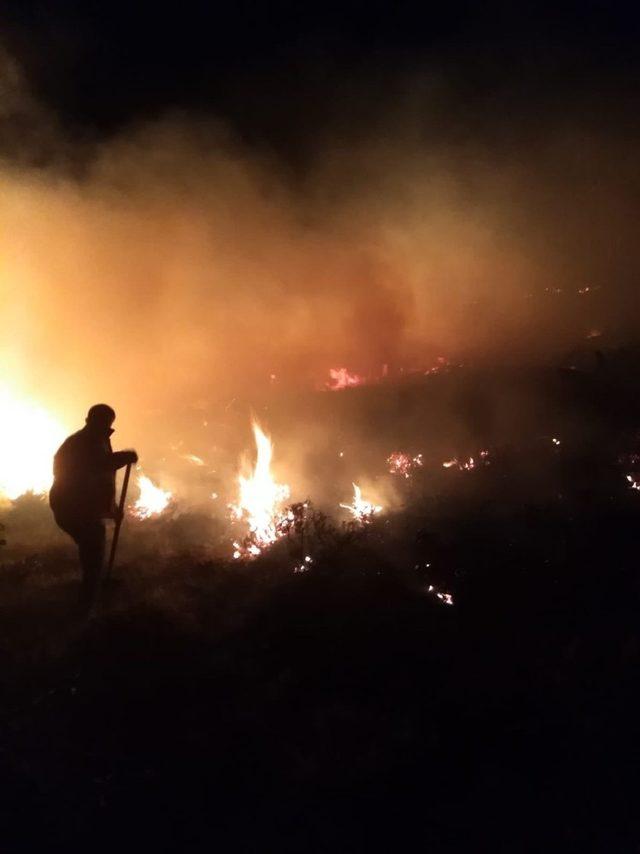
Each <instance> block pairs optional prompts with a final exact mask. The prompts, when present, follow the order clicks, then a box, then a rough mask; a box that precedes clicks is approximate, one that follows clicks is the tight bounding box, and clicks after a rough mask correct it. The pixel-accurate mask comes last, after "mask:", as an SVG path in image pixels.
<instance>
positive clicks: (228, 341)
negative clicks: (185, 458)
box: [0, 58, 640, 433]
mask: <svg viewBox="0 0 640 854" xmlns="http://www.w3.org/2000/svg"><path fill="white" fill-rule="evenodd" d="M2 67H3V73H2V77H1V79H0V101H1V102H2V103H1V105H0V122H1V127H2V137H3V145H2V151H3V159H2V161H1V165H0V181H1V182H2V203H1V207H0V312H1V317H2V322H3V336H2V340H1V341H0V360H1V361H0V366H1V370H2V373H3V374H4V376H3V377H2V379H3V380H7V379H8V380H11V381H12V382H18V383H19V384H20V387H21V388H23V389H24V390H26V391H27V392H29V393H32V394H34V395H36V396H37V397H38V399H39V400H41V401H43V402H44V403H45V404H46V405H47V406H49V407H50V408H51V409H53V410H54V411H55V412H57V413H58V414H59V415H60V416H61V417H63V418H64V419H65V420H66V421H67V422H68V423H70V424H74V423H76V422H78V420H79V418H80V416H81V414H82V412H83V410H84V409H85V408H86V407H87V406H88V405H90V404H91V403H94V402H95V401H96V400H105V401H108V402H109V403H111V404H112V405H114V406H115V407H116V409H118V410H122V412H123V413H125V415H124V425H125V433H128V432H129V431H130V432H131V433H133V432H134V431H135V429H137V428H138V427H139V426H140V425H142V424H144V423H148V419H149V418H150V417H157V416H158V415H160V414H162V418H164V417H165V415H166V413H168V412H172V411H173V412H176V411H179V410H180V409H184V408H186V407H193V406H200V407H202V408H206V407H207V406H211V407H215V406H219V405H226V403H225V402H228V401H229V400H232V399H234V398H236V397H241V398H242V399H243V400H246V401H248V402H252V401H253V400H254V399H255V400H260V399H261V395H263V394H264V391H265V389H268V388H269V386H270V384H273V383H274V382H275V383H277V384H278V385H279V387H281V388H286V389H295V388H298V387H303V388H315V387H317V386H318V385H322V383H323V382H324V381H325V380H326V379H328V370H329V368H331V367H336V366H347V367H348V368H349V369H350V370H353V371H357V372H359V373H363V374H378V375H379V374H380V372H381V370H382V366H383V365H387V369H388V370H389V371H391V372H393V371H396V370H399V369H401V368H403V369H411V368H420V367H428V366H429V365H431V364H432V363H433V361H434V359H435V358H436V357H437V356H445V357H447V358H449V359H451V360H454V361H455V360H457V361H466V362H469V361H500V360H508V361H510V362H516V361H524V360H532V359H537V360H541V359H542V360H545V361H549V360H553V359H557V358H559V357H560V355H561V354H562V353H563V352H564V351H566V350H567V349H568V348H571V347H575V346H577V345H579V344H581V343H583V344H584V346H588V345H587V343H586V342H587V341H588V340H589V341H591V340H592V339H588V336H589V335H592V336H593V335H595V334H596V333H597V334H599V335H600V334H601V340H602V341H603V342H605V344H609V343H614V342H618V341H624V340H627V339H628V338H629V337H630V336H632V335H634V334H635V333H636V331H637V328H638V312H637V309H636V308H635V304H634V301H633V292H634V288H635V282H636V277H637V273H638V263H639V261H640V258H639V255H638V250H637V246H636V239H635V236H634V228H635V225H634V224H635V215H636V207H637V198H638V189H639V186H638V170H637V164H636V162H635V158H634V155H633V150H634V144H635V139H634V135H633V134H627V135H625V134H623V133H621V132H620V131H619V130H617V129H616V128H611V127H607V128H604V127H603V128H601V129H593V128H591V129H589V130H586V129H584V128H581V127H580V126H579V124H577V123H576V124H572V123H571V122H570V121H563V122H559V121H557V122H555V123H554V124H549V123H543V126H540V127H532V125H531V122H528V123H527V124H526V125H522V124H520V125H517V126H514V127H510V126H509V121H508V118H506V119H505V117H503V116H495V115H494V116H488V117H487V123H488V124H489V125H490V127H491V131H492V132H491V133H487V132H486V128H485V132H484V133H483V134H481V135H480V137H481V139H482V141H477V140H475V141H474V139H467V138H465V137H464V135H462V134H460V132H459V130H457V131H454V130H452V124H451V122H450V121H445V120H443V118H442V116H443V107H442V102H443V99H445V101H446V87H444V84H442V85H440V88H439V89H438V96H437V101H438V107H437V109H435V108H433V94H432V90H431V89H429V87H426V88H425V87H417V90H418V92H419V94H417V95H416V96H415V97H413V96H411V95H407V96H406V97H405V98H404V99H401V101H400V103H398V102H396V101H393V100H392V99H391V98H387V97H385V94H384V92H382V93H381V97H380V103H379V108H378V110H377V113H376V115H375V120H373V119H372V118H371V117H369V116H362V117H361V119H360V123H359V124H357V126H354V127H351V128H346V127H345V125H344V124H343V123H336V127H331V126H327V127H324V128H322V129H321V132H319V134H318V141H317V145H316V147H315V150H314V153H313V156H312V157H311V158H310V159H309V161H308V162H307V163H306V164H305V167H304V169H301V170H298V171H296V172H293V171H292V170H291V169H289V168H288V166H287V164H286V163H284V162H283V161H282V160H281V159H279V158H278V157H277V156H276V155H275V154H269V153H265V151H264V150H256V149H255V148H250V147H249V146H248V145H247V144H246V143H244V142H242V141H241V140H240V139H239V137H238V136H237V135H236V134H235V133H234V130H233V128H231V127H229V126H227V125H225V124H224V123H222V122H216V121H213V120H212V119H210V118H207V119H206V120H205V119H203V118H202V117H197V116H193V115H191V116H190V115H187V114H173V115H169V116H164V117H161V118H159V119H157V120H156V121H153V122H147V123H146V124H144V125H142V126H136V127H129V128H128V129H126V130H123V131H121V132H120V133H119V134H118V135H117V136H116V137H112V138H110V139H108V140H106V141H105V140H102V141H98V142H96V141H95V140H94V141H91V142H83V143H78V142H77V140H74V141H70V138H69V136H68V135H65V133H64V129H63V128H61V127H60V126H59V124H58V122H57V120H56V118H55V117H52V116H51V115H50V114H48V113H47V111H46V110H44V109H43V108H41V107H40V106H39V105H37V104H36V103H35V102H34V101H33V99H31V98H30V97H29V96H28V93H27V92H26V91H25V87H24V84H23V82H22V80H21V77H20V73H19V69H18V68H17V67H16V66H15V64H14V63H11V62H10V61H9V60H7V59H6V58H5V60H3V63H2ZM407 85H408V84H407ZM443 91H444V94H443ZM425 92H427V94H425ZM354 97H355V96H354ZM456 109H459V107H457V108H456ZM445 112H446V110H445ZM496 140H497V141H496ZM585 288H588V289H589V290H588V291H585ZM160 420H162V419H160ZM165 426H166V423H165V422H162V427H165Z"/></svg>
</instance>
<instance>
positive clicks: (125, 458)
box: [109, 451, 138, 471]
mask: <svg viewBox="0 0 640 854" xmlns="http://www.w3.org/2000/svg"><path fill="white" fill-rule="evenodd" d="M109 462H110V466H111V468H112V469H113V471H117V470H118V469H121V468H122V467H123V466H128V465H129V464H131V465H135V464H136V463H137V462H138V455H137V454H136V452H135V451H114V452H113V453H112V454H111V457H110V460H109Z"/></svg>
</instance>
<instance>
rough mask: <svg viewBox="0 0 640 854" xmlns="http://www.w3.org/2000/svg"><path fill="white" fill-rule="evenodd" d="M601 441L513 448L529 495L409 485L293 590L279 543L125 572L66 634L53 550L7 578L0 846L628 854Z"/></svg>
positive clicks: (630, 754)
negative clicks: (539, 450)
mask: <svg viewBox="0 0 640 854" xmlns="http://www.w3.org/2000/svg"><path fill="white" fill-rule="evenodd" d="M618 426H619V428H620V429H618V427H616V429H615V430H614V428H613V427H612V432H611V443H610V446H609V445H607V446H603V447H601V446H597V447H596V446H595V445H594V444H593V443H590V444H587V446H584V445H583V446H580V448H579V450H576V451H574V452H571V451H568V452H566V453H565V452H564V451H563V454H564V455H563V456H561V455H559V454H555V452H553V449H551V451H549V452H547V450H545V452H544V453H545V454H547V456H546V457H544V459H543V457H542V456H541V457H540V459H539V460H536V459H534V460H533V462H532V461H531V458H530V454H531V453H534V452H533V451H530V452H529V457H528V460H529V462H528V465H529V466H530V467H531V466H533V468H540V467H541V466H544V467H545V478H544V482H543V483H538V484H537V487H536V489H535V490H533V489H532V490H531V492H530V494H531V496H532V497H531V498H530V499H527V494H529V485H530V484H529V482H528V484H527V488H525V487H524V486H523V483H522V478H521V477H520V475H519V469H518V462H517V461H518V455H517V454H516V452H515V451H514V450H513V449H511V451H507V450H505V451H504V452H503V453H502V454H501V453H500V452H496V454H495V457H494V461H493V465H492V466H488V467H485V468H483V469H479V470H476V471H473V472H459V473H452V477H455V478H457V479H458V480H457V488H456V489H454V490H452V491H451V492H450V493H449V494H448V495H447V496H438V495H433V494H432V495H430V496H429V498H428V499H427V498H425V497H420V494H419V492H420V490H419V489H418V488H417V487H411V488H412V489H415V490H416V494H415V496H414V500H413V501H412V502H410V504H409V506H410V509H408V510H405V511H403V512H402V513H399V514H397V515H396V516H392V517H390V518H387V519H385V520H384V521H383V520H380V521H379V522H376V523H375V524H374V525H372V526H370V527H369V528H368V529H367V530H366V531H365V532H364V533H355V534H353V533H351V534H349V533H348V532H339V533H338V534H337V535H335V536H331V537H327V538H325V539H324V540H322V541H319V542H318V543H316V560H315V563H314V564H313V567H312V569H310V570H309V571H308V572H306V573H304V574H294V573H293V572H292V559H291V555H290V554H289V552H288V551H287V548H288V545H285V546H283V547H282V548H281V549H276V550H274V552H273V553H272V554H271V555H269V556H268V557H267V558H265V559H264V560H260V561H257V562H255V563H253V564H250V565H247V566H239V565H237V564H227V563H224V562H219V563H217V562H198V561H197V560H195V559H194V558H191V557H189V556H188V555H185V556H183V557H179V556H174V557H172V558H170V559H164V560H162V561H161V560H160V559H157V560H147V561H143V562H140V563H130V564H128V565H125V566H123V567H122V569H121V572H120V574H121V576H122V577H123V579H124V581H123V582H122V584H121V585H120V586H119V587H117V588H116V589H114V590H111V591H110V592H109V595H108V596H107V597H106V599H105V602H104V606H103V608H102V610H101V612H100V614H99V615H98V617H97V618H96V619H95V620H93V621H91V622H90V623H85V622H83V621H82V620H81V619H80V618H79V617H78V616H77V615H74V613H73V601H74V597H75V595H76V587H75V585H76V581H75V577H74V568H73V565H72V564H71V563H70V562H69V560H68V558H66V557H60V556H59V555H58V554H56V553H55V552H52V553H43V554H40V555H39V556H38V557H37V558H33V559H29V560H25V561H21V562H13V563H11V564H7V565H5V566H4V568H3V570H2V574H1V576H0V610H1V612H2V613H1V615H0V617H1V624H0V625H1V628H0V677H1V680H2V683H1V684H2V698H1V699H2V707H1V708H2V711H1V717H0V757H1V762H0V781H1V793H2V798H1V800H0V825H1V831H0V838H1V839H2V846H1V847H2V850H3V851H11V852H14V851H15V852H17V851H45V850H46V851H52V850H58V849H59V850H76V849H77V850H81V849H87V850H97V851H102V850H105V851H106V850H109V851H112V850H118V849H120V850H139V851H147V850H155V851H223V852H224V851H243V852H245V851H246V852H254V851H255V852H264V851H280V852H329V851H330V852H343V851H344V852H365V851H373V850H382V851H392V850H396V851H414V850H424V851H436V852H437V851H491V852H502V851H504V852H521V851H522V852H527V851H532V852H534V851H535V852H538V851H563V852H571V851H576V852H578V851H580V852H582V851H586V850H589V851H592V850H593V851H607V852H611V851H616V852H617V851H620V852H628V851H636V850H638V849H639V848H640V810H638V805H637V804H638V791H639V784H640V756H639V753H640V740H639V736H640V718H639V716H638V703H637V695H638V680H639V676H640V671H639V665H640V621H639V618H638V615H639V610H640V609H639V605H640V601H639V599H640V579H639V576H638V568H637V555H638V514H639V513H640V493H638V492H637V491H634V490H632V489H629V488H628V483H627V482H626V480H625V473H626V471H627V468H628V467H629V465H630V463H629V461H628V460H626V459H625V460H623V462H622V463H621V462H620V460H619V454H618V450H617V446H618V444H619V443H620V442H622V441H623V438H621V437H628V436H630V435H631V434H630V433H629V429H628V425H627V424H625V425H623V426H620V425H618ZM614 434H615V435H614ZM624 441H626V439H624ZM629 441H630V440H629ZM600 447H601V450H599V448H600ZM633 450H634V449H633V448H631V447H629V453H632V452H633ZM614 451H615V452H614ZM554 454H555V455H554ZM514 455H515V456H514ZM545 460H546V461H545ZM625 465H626V466H627V467H626V468H625ZM8 534H9V531H7V535H8ZM294 547H295V544H294ZM426 564H429V566H426ZM429 585H434V586H435V587H436V590H443V591H447V592H451V593H452V594H453V596H454V601H455V604H454V605H453V606H447V605H445V604H443V603H442V601H440V600H438V599H437V598H436V597H435V595H434V591H431V592H430V591H429Z"/></svg>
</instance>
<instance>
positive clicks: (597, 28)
mask: <svg viewBox="0 0 640 854" xmlns="http://www.w3.org/2000/svg"><path fill="white" fill-rule="evenodd" d="M0 16H1V17H0V20H1V21H2V30H3V41H4V43H5V46H6V48H7V49H8V50H9V52H10V53H11V54H12V55H13V56H14V57H16V58H17V59H18V61H19V62H20V64H21V66H22V68H23V70H24V72H25V73H26V76H27V79H28V81H29V84H30V86H31V88H32V91H33V92H34V93H35V95H36V97H37V98H38V99H39V100H40V101H41V102H44V103H45V104H46V105H47V106H49V107H51V108H53V109H54V111H55V112H56V113H57V114H58V115H59V116H60V117H61V119H62V122H63V123H64V124H65V126H66V127H67V129H68V131H69V132H71V133H72V134H76V135H79V136H82V135H88V136H90V137H91V136H94V135H96V136H98V137H100V136H102V135H105V134H106V135H108V134H111V133H113V132H115V131H117V130H119V129H121V128H122V127H123V126H126V125H128V124H130V123H131V122H138V121H142V120H144V119H147V118H155V117H157V116H158V115H161V114H163V113H166V112H168V111H169V112H171V111H189V112H190V113H192V114H193V113H195V114H201V115H203V116H216V117H220V118H222V119H224V120H226V121H227V122H229V123H230V124H231V125H232V126H233V127H234V129H235V130H236V132H238V133H239V134H240V135H241V137H242V138H243V139H245V140H246V141H247V142H249V143H250V144H252V145H258V146H264V147H266V148H267V149H274V150H276V151H277V152H278V153H279V154H281V155H284V156H285V158H289V159H292V160H294V161H295V160H299V159H300V158H302V159H304V153H305V150H307V148H308V147H309V145H310V144H311V143H312V142H313V139H314V137H315V135H316V134H317V133H318V131H319V130H321V129H322V128H323V127H325V126H327V124H331V125H332V126H334V127H335V126H338V127H345V128H349V127H350V126H352V125H353V124H354V123H355V124H357V125H368V124H370V123H371V122H372V121H374V119H373V117H374V116H376V115H377V114H378V112H379V110H380V104H381V102H382V103H384V102H385V101H386V100H388V101H390V102H391V103H393V101H394V99H395V98H396V97H397V96H398V93H399V92H400V91H406V90H407V88H409V89H410V88H411V87H415V86H416V85H420V84H419V82H417V81H419V80H424V79H425V78H427V79H429V78H433V77H434V76H435V77H436V78H437V80H438V81H439V84H440V85H446V87H447V99H446V104H447V105H446V112H447V119H448V121H449V123H450V125H451V127H452V129H453V130H454V131H455V132H456V133H457V134H458V135H461V136H464V135H465V134H469V135H482V134H486V133H487V127H488V126H491V128H492V130H491V133H495V122H496V120H498V119H499V120H500V123H501V124H502V125H503V126H504V125H505V124H506V125H507V126H508V125H509V121H506V122H505V121H504V120H505V119H508V120H513V121H516V120H517V121H520V122H535V121H536V120H538V118H540V117H542V116H543V117H547V118H548V117H551V118H554V117H556V118H557V117H562V116H563V115H565V114H566V113H567V111H569V112H570V113H571V116H572V119H573V120H574V121H579V122H581V123H584V124H585V125H587V126H589V125H593V126H597V125H598V124H599V123H601V122H611V121H615V122H616V124H623V125H624V124H625V123H627V122H628V123H633V122H635V116H634V114H633V113H634V111H633V109H632V108H631V107H630V106H629V105H630V103H631V102H632V101H633V99H634V98H635V97H636V96H637V92H638V70H639V66H640V61H639V59H638V51H637V39H638V34H639V33H638V22H637V17H636V15H635V14H634V12H633V11H632V10H631V9H630V8H629V9H627V8H626V7H624V6H622V5H620V4H611V3H605V2H587V3H571V4H551V3H549V4H539V3H538V4H536V3H527V4H521V3H506V2H505V3H489V4H480V3H454V4H452V3H440V4H425V3H417V2H403V3H396V4H390V3H378V2H369V3H357V2H353V0H351V2H346V3H324V4H319V3H310V4H307V3H304V4H303V3H291V2H290V3H282V2H279V3H269V4H267V3H262V4H260V3H251V2H237V3H233V4H219V5H216V4H213V3H205V2H185V3H180V4H167V5H163V4H158V3H154V4H148V3H135V4H129V3H124V2H122V1H121V0H116V2H110V3H102V2H87V0H82V2H75V3H71V2H64V3H61V2H58V3H53V4H50V3H43V2H33V0H29V1H28V2H20V3H9V4H5V6H4V7H3V10H2V12H0Z"/></svg>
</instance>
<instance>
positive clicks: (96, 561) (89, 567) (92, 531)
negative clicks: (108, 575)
mask: <svg viewBox="0 0 640 854" xmlns="http://www.w3.org/2000/svg"><path fill="white" fill-rule="evenodd" d="M75 539H76V542H77V543H78V552H79V554H80V566H81V567H82V593H81V601H82V604H83V605H86V606H87V607H91V605H93V604H95V601H96V599H97V596H98V593H99V590H100V580H101V578H102V568H103V565H104V552H105V539H106V534H105V527H104V522H101V521H97V522H88V523H87V524H86V525H83V526H82V530H81V531H78V532H77V534H76V537H75Z"/></svg>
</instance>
